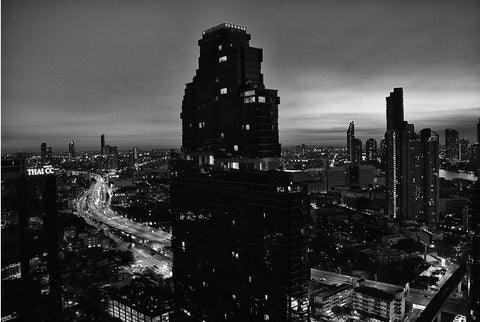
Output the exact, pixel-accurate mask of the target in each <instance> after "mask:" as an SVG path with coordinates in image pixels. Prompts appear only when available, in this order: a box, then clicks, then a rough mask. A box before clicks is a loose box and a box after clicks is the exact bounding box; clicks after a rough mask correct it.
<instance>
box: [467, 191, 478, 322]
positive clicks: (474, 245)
mask: <svg viewBox="0 0 480 322" xmlns="http://www.w3.org/2000/svg"><path fill="white" fill-rule="evenodd" d="M467 214H468V225H467V234H468V261H467V277H468V283H467V288H468V289H467V292H468V308H469V309H468V315H467V321H478V320H479V319H480V184H479V183H478V182H477V183H475V184H474V185H473V186H472V187H471V188H470V191H469V202H468V208H467Z"/></svg>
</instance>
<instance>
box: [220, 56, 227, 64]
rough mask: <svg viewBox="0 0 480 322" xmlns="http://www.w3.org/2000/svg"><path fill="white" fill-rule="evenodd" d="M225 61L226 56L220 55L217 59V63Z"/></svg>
mask: <svg viewBox="0 0 480 322" xmlns="http://www.w3.org/2000/svg"><path fill="white" fill-rule="evenodd" d="M226 61H227V56H222V57H220V58H219V59H218V62H219V63H224V62H226Z"/></svg>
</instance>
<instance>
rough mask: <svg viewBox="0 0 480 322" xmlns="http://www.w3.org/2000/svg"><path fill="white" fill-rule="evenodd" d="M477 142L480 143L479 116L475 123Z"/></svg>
mask: <svg viewBox="0 0 480 322" xmlns="http://www.w3.org/2000/svg"><path fill="white" fill-rule="evenodd" d="M477 142H478V143H480V118H479V119H478V123H477Z"/></svg>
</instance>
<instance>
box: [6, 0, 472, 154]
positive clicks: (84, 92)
mask: <svg viewBox="0 0 480 322" xmlns="http://www.w3.org/2000/svg"><path fill="white" fill-rule="evenodd" d="M206 5H208V7H209V8H211V9H212V10H204V11H202V10H201V9H202V8H203V7H205V6H206ZM432 6H433V5H428V4H420V5H419V4H415V5H413V2H409V1H407V2H402V3H395V4H392V3H384V2H380V1H369V2H367V3H362V5H360V4H355V3H353V2H352V3H349V4H348V5H346V4H338V3H335V2H331V1H324V2H322V3H319V4H311V3H306V2H300V3H299V4H298V3H297V4H296V5H295V7H293V5H287V4H275V12H276V14H275V15H271V14H270V15H268V19H266V18H267V17H266V15H267V14H269V13H270V12H271V10H270V8H271V3H269V2H266V3H262V4H256V5H255V10H252V9H251V8H252V6H249V5H245V4H243V3H242V4H241V5H240V4H228V5H227V4H225V3H218V2H213V1H210V2H207V3H206V4H205V3H203V4H197V3H193V2H187V3H184V4H169V5H168V6H167V5H164V4H161V3H156V2H153V1H142V2H135V4H133V3H131V2H126V1H117V2H115V3H113V2H110V1H101V2H88V1H87V2H81V3H74V2H55V1H47V2H42V3H41V4H38V3H36V2H30V1H22V2H15V1H10V2H8V4H6V3H3V4H2V27H3V41H2V45H3V47H4V49H3V51H2V54H3V56H4V59H3V61H2V67H3V73H2V77H3V84H2V153H5V152H14V151H18V150H30V151H37V150H38V149H39V145H40V143H42V142H48V144H49V146H51V147H52V149H54V150H60V151H67V150H68V142H70V141H71V140H74V141H75V147H76V149H77V150H79V151H82V150H97V149H98V141H99V140H98V139H99V136H100V135H101V133H105V135H106V140H107V141H108V142H109V143H110V144H112V145H116V146H119V148H120V149H130V148H131V147H132V146H139V147H141V148H142V147H147V146H148V147H177V148H178V147H180V145H181V142H180V133H181V120H180V117H179V110H180V106H181V97H182V91H183V85H184V84H185V83H186V82H188V80H189V79H191V70H194V69H195V68H198V62H197V60H196V57H195V56H196V46H195V42H196V40H197V39H198V37H199V36H200V34H199V30H205V29H208V28H209V27H211V26H214V25H217V24H219V23H222V22H231V23H234V24H238V25H241V26H244V27H246V28H247V32H248V33H254V34H255V35H256V37H255V39H254V40H253V41H252V46H260V44H261V47H262V48H263V49H264V63H263V65H262V68H263V70H264V74H265V75H267V76H266V77H265V82H266V83H268V84H269V86H270V87H271V88H276V89H278V90H279V96H280V97H281V98H282V101H281V104H280V105H279V131H280V133H281V134H280V142H281V143H282V145H284V146H286V145H295V144H302V143H305V144H318V145H321V144H325V145H327V144H342V145H344V144H345V128H346V127H347V126H348V123H349V122H350V121H352V120H353V121H355V123H356V130H357V131H356V135H357V136H358V137H359V138H361V139H362V141H366V139H367V138H370V137H373V138H375V139H377V140H379V139H380V138H381V137H382V136H383V134H384V132H385V123H384V120H385V93H386V92H387V91H389V90H390V89H391V88H393V87H403V88H404V90H405V93H406V97H407V98H406V101H405V117H406V119H408V120H409V121H410V122H412V123H414V124H415V125H416V126H417V127H418V128H427V127H429V128H432V130H434V131H435V132H437V133H439V134H441V138H440V142H441V143H443V142H444V138H443V133H444V129H446V128H452V129H455V130H457V131H458V132H459V137H460V138H462V137H467V138H469V139H470V140H471V141H474V140H475V124H476V122H477V117H478V114H480V113H479V112H480V103H479V101H480V94H479V93H478V88H479V85H480V78H479V77H478V70H479V68H480V64H479V61H478V57H477V55H476V53H477V52H478V48H480V41H478V39H477V37H476V36H477V35H476V34H477V33H478V32H477V30H478V29H479V28H478V27H479V26H480V19H479V18H478V17H477V16H476V15H475V13H476V12H477V11H478V10H476V9H478V6H479V4H478V3H476V2H474V1H471V2H463V3H462V4H461V5H460V4H455V3H452V2H436V3H435V5H434V7H432ZM292 9H295V10H292ZM432 9H433V10H432ZM193 13H194V14H195V16H193ZM262 17H263V19H261V18H262ZM446 22H448V23H446ZM299 35H301V37H299ZM459 53H460V54H459ZM166 75H168V77H166ZM132 107H134V108H132ZM358 111H361V113H358Z"/></svg>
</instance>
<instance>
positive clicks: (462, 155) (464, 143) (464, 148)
mask: <svg viewBox="0 0 480 322" xmlns="http://www.w3.org/2000/svg"><path fill="white" fill-rule="evenodd" d="M468 144H469V141H468V139H467V138H462V139H460V141H459V143H458V146H459V151H458V155H459V159H460V160H462V161H465V160H468V158H469V155H468V154H469V153H468Z"/></svg>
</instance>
